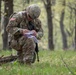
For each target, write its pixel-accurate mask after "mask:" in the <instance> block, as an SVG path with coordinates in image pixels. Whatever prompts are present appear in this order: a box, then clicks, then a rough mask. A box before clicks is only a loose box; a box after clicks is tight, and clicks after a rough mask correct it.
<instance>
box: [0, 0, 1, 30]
mask: <svg viewBox="0 0 76 75" xmlns="http://www.w3.org/2000/svg"><path fill="white" fill-rule="evenodd" d="M0 23H1V0H0ZM0 31H1V25H0Z"/></svg>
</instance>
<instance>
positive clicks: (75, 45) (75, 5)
mask: <svg viewBox="0 0 76 75" xmlns="http://www.w3.org/2000/svg"><path fill="white" fill-rule="evenodd" d="M75 6H76V5H75ZM75 50H76V9H75Z"/></svg>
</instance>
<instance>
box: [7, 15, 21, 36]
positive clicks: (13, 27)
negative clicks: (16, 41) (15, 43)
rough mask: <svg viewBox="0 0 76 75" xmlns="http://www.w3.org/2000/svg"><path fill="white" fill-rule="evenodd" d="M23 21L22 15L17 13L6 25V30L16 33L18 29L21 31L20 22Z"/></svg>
mask: <svg viewBox="0 0 76 75" xmlns="http://www.w3.org/2000/svg"><path fill="white" fill-rule="evenodd" d="M20 22H21V17H20V16H19V15H18V14H15V15H14V16H13V17H12V18H10V20H9V23H8V25H7V27H6V30H7V32H8V33H10V34H12V35H13V34H15V33H16V32H17V31H18V32H21V30H22V29H21V28H19V27H18V26H19V23H20Z"/></svg>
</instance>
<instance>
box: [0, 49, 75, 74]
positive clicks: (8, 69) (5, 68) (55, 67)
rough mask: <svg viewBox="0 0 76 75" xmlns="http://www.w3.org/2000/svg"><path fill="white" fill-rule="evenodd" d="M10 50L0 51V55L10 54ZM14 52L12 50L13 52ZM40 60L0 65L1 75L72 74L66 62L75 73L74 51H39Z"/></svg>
mask: <svg viewBox="0 0 76 75" xmlns="http://www.w3.org/2000/svg"><path fill="white" fill-rule="evenodd" d="M11 53H12V52H9V51H1V52H0V56H1V55H10V54H11ZM14 53H15V52H13V54H14ZM39 56H40V62H37V61H36V62H35V63H34V64H32V65H31V66H27V65H26V64H24V65H22V64H19V63H18V62H17V61H15V62H13V63H7V64H3V65H1V66H0V74H1V75H72V74H71V72H70V71H69V70H68V69H67V68H66V66H65V64H64V63H63V61H62V59H61V56H62V57H63V60H64V61H65V62H66V64H67V65H68V67H69V68H70V70H71V71H72V72H74V73H75V74H76V52H75V51H62V50H61V51H59V50H58V51H48V50H41V51H40V52H39Z"/></svg>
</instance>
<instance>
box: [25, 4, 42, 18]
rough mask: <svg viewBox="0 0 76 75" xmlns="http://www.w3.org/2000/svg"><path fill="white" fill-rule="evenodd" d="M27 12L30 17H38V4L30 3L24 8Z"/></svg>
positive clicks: (39, 11)
mask: <svg viewBox="0 0 76 75" xmlns="http://www.w3.org/2000/svg"><path fill="white" fill-rule="evenodd" d="M26 11H27V13H28V14H29V15H30V17H31V18H32V19H35V18H38V17H39V15H40V13H41V10H40V8H39V6H38V5H36V4H32V5H30V6H28V7H27V8H26Z"/></svg>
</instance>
